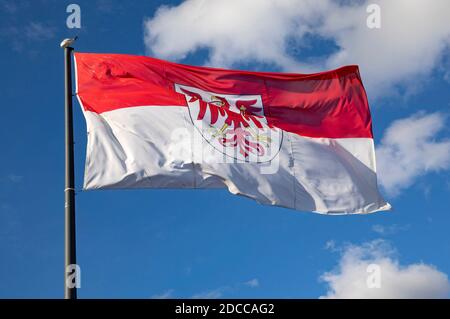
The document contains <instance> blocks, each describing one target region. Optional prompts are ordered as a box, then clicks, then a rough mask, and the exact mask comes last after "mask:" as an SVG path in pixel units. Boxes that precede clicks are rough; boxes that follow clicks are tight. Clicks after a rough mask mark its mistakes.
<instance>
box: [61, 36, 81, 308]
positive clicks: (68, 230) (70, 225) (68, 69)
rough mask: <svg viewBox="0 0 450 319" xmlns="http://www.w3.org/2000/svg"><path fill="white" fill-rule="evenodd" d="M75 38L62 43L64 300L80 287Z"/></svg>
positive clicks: (74, 296)
mask: <svg viewBox="0 0 450 319" xmlns="http://www.w3.org/2000/svg"><path fill="white" fill-rule="evenodd" d="M75 40H76V38H72V39H65V40H63V41H62V42H61V45H60V46H61V48H63V49H64V73H65V74H64V76H65V80H64V83H65V92H64V95H65V161H66V163H65V171H66V173H65V188H64V195H65V208H64V209H65V245H64V247H65V275H64V297H65V299H77V285H78V283H79V275H80V274H79V268H78V266H77V261H76V239H75V178H74V155H73V154H74V152H73V112H72V52H73V48H72V47H71V45H72V44H73V42H75Z"/></svg>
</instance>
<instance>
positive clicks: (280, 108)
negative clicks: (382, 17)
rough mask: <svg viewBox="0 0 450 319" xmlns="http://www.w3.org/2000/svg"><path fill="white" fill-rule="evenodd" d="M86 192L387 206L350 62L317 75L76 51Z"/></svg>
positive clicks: (311, 206) (296, 205) (342, 207)
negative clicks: (189, 193)
mask: <svg viewBox="0 0 450 319" xmlns="http://www.w3.org/2000/svg"><path fill="white" fill-rule="evenodd" d="M75 62H76V63H75V64H76V81H77V95H78V98H79V101H80V104H81V106H82V109H83V112H84V116H85V118H86V123H87V131H88V142H87V156H86V169H85V177H84V188H85V189H114V188H120V189H123V188H220V187H226V188H228V190H229V191H230V192H231V193H233V194H238V195H243V196H247V197H250V198H252V199H255V200H256V201H258V202H260V203H263V204H269V205H277V206H283V207H288V208H293V209H297V210H302V211H314V212H318V213H328V214H352V213H370V212H374V211H379V210H387V209H389V208H390V205H389V204H388V203H386V202H385V201H384V200H383V198H382V197H381V196H380V194H379V191H378V187H377V176H376V169H375V152H374V143H373V135H372V120H371V116H370V111H369V106H368V103H367V97H366V93H365V91H364V87H363V85H362V82H361V78H360V75H359V71H358V67H357V66H345V67H342V68H339V69H337V70H332V71H327V72H321V73H316V74H287V73H266V72H264V73H263V72H248V71H234V70H224V69H215V68H205V67H194V66H188V65H182V64H176V63H172V62H167V61H162V60H158V59H154V58H149V57H143V56H132V55H121V54H91V53H75Z"/></svg>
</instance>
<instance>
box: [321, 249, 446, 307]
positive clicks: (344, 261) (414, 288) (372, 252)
mask: <svg viewBox="0 0 450 319" xmlns="http://www.w3.org/2000/svg"><path fill="white" fill-rule="evenodd" d="M369 265H377V266H379V270H380V275H381V276H380V286H379V288H376V287H372V288H369V286H368V284H367V281H368V276H369V275H371V274H370V273H369V272H368V267H369ZM369 269H370V268H369ZM321 280H322V281H324V282H325V283H326V284H327V285H328V290H327V293H326V295H325V296H322V297H321V298H342V299H353V298H358V299H376V298H386V299H391V298H398V299H409V298H448V297H449V292H450V282H449V280H448V276H447V275H446V274H445V273H443V272H440V271H439V270H437V269H436V268H435V267H434V266H432V265H427V264H423V263H417V264H410V265H406V266H402V265H400V264H399V261H398V260H397V259H396V258H395V257H394V253H393V250H392V248H391V247H390V246H389V244H388V243H386V242H385V241H383V240H375V241H372V242H369V243H365V244H363V245H361V246H355V245H353V246H348V247H347V248H345V249H344V251H343V254H342V256H341V259H340V261H339V264H338V266H337V267H336V269H335V270H334V271H332V272H327V273H325V274H323V275H322V276H321Z"/></svg>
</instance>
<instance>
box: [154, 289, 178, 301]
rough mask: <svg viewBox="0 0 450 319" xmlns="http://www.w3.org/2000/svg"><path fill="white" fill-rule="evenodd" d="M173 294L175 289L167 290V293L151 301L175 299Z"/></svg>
mask: <svg viewBox="0 0 450 319" xmlns="http://www.w3.org/2000/svg"><path fill="white" fill-rule="evenodd" d="M173 292H174V290H173V289H169V290H166V291H165V292H163V293H162V294H160V295H154V296H152V297H151V299H170V298H173Z"/></svg>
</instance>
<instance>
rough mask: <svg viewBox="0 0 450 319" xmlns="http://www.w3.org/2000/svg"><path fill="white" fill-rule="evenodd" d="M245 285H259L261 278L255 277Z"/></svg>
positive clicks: (253, 286)
mask: <svg viewBox="0 0 450 319" xmlns="http://www.w3.org/2000/svg"><path fill="white" fill-rule="evenodd" d="M244 285H246V286H249V287H251V288H256V287H259V280H258V278H253V279H252V280H249V281H247V282H244Z"/></svg>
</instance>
